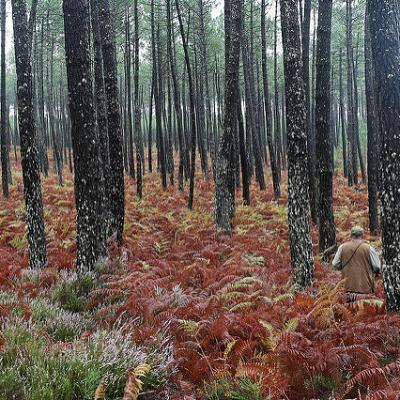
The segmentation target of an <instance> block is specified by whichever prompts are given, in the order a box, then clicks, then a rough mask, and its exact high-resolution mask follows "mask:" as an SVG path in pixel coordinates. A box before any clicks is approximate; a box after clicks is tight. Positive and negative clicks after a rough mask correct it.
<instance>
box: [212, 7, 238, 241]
mask: <svg viewBox="0 0 400 400" xmlns="http://www.w3.org/2000/svg"><path fill="white" fill-rule="evenodd" d="M242 26H243V0H230V1H229V0H225V38H226V39H225V57H227V58H226V60H225V114H224V130H223V132H222V135H221V138H220V143H219V151H218V157H217V179H216V188H215V223H216V227H217V230H219V231H222V232H225V233H228V234H231V233H232V227H233V218H234V215H235V151H236V149H235V143H236V137H237V114H236V112H237V101H238V99H237V93H238V86H239V60H240V44H241V36H242Z"/></svg>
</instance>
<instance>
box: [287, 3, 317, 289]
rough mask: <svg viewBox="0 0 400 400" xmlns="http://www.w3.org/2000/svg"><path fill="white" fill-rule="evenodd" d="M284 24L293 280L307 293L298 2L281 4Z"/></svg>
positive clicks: (309, 273) (310, 267)
mask: <svg viewBox="0 0 400 400" xmlns="http://www.w3.org/2000/svg"><path fill="white" fill-rule="evenodd" d="M281 23H282V43H283V59H284V70H285V82H286V83H285V84H286V90H285V92H286V110H287V112H286V119H287V131H288V166H289V171H288V223H289V241H290V253H291V265H292V270H293V280H294V283H295V285H296V286H297V287H298V288H300V289H303V288H305V287H307V286H309V285H310V284H311V283H312V281H313V274H314V263H313V254H312V241H311V235H310V227H309V224H308V210H309V202H308V184H307V183H308V169H307V132H306V104H305V93H304V82H303V79H302V62H301V44H300V28H299V15H298V8H297V1H296V0H286V1H282V2H281Z"/></svg>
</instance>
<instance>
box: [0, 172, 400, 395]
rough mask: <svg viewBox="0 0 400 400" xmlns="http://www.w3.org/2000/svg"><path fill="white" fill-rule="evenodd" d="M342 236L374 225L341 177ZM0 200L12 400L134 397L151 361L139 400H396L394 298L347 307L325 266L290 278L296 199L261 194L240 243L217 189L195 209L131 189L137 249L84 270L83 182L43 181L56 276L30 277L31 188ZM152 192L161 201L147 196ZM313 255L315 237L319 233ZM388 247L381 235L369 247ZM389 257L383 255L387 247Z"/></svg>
mask: <svg viewBox="0 0 400 400" xmlns="http://www.w3.org/2000/svg"><path fill="white" fill-rule="evenodd" d="M335 179H336V181H337V182H336V184H335V185H334V187H335V188H336V189H335V211H336V222H337V226H338V238H339V240H344V239H345V238H346V236H347V234H348V230H349V229H350V227H351V225H352V224H353V223H354V222H357V223H358V224H361V225H366V222H367V196H366V193H365V189H364V188H362V190H361V191H358V192H354V191H352V190H351V189H349V188H347V186H346V185H345V184H344V182H343V180H342V178H341V177H336V178H335ZM14 181H15V185H14V186H13V188H12V193H11V196H10V199H9V200H4V199H2V200H0V203H1V206H0V209H1V211H0V232H1V233H0V320H1V327H0V329H1V335H0V393H1V395H2V396H3V397H2V398H4V399H17V400H27V399H29V400H36V399H38V400H39V399H46V400H47V399H49V400H50V399H65V400H67V399H78V400H80V399H85V400H86V399H93V398H94V394H95V391H96V389H98V387H99V385H100V384H101V383H102V382H104V383H106V384H105V385H104V387H105V388H106V392H105V398H106V399H121V398H122V397H123V393H124V387H125V384H126V382H127V380H128V379H129V376H131V375H130V372H129V371H131V373H132V370H133V369H134V368H136V367H138V366H140V365H143V364H145V365H149V369H147V368H146V369H144V370H143V371H142V374H143V375H144V376H143V378H142V379H143V387H142V388H141V389H142V391H141V393H142V394H141V395H140V397H139V398H141V399H158V398H159V399H168V398H169V399H176V400H177V399H186V400H193V399H204V400H274V399H294V400H297V399H313V398H314V399H346V398H359V399H365V400H367V399H368V400H372V399H396V398H398V397H397V396H398V393H399V392H400V379H399V372H400V371H399V369H400V358H399V350H400V334H399V328H400V319H399V317H398V315H395V314H387V313H386V311H385V305H384V303H383V300H382V298H383V289H382V285H381V283H379V284H378V289H377V296H376V297H371V298H366V299H363V300H359V301H357V302H355V303H347V302H346V298H345V296H344V294H343V289H342V285H341V283H340V276H339V274H338V273H336V272H333V271H332V270H331V269H330V268H328V267H326V266H323V265H321V263H320V262H319V260H318V258H316V283H315V284H314V286H313V287H312V288H310V289H309V290H308V291H306V292H304V293H295V292H294V291H293V290H292V286H291V281H290V262H289V253H288V237H287V236H288V234H287V222H286V206H285V204H286V199H285V198H282V199H281V200H279V202H278V203H277V202H274V201H273V194H272V193H271V192H270V191H267V192H264V193H260V192H258V191H257V189H256V188H255V187H254V188H253V190H252V193H253V194H254V198H253V199H252V207H247V208H246V207H242V206H240V205H239V204H238V212H237V217H236V228H235V235H234V236H233V237H232V238H227V237H220V236H218V235H216V233H215V230H214V226H213V217H212V193H213V188H212V185H211V183H208V182H204V181H203V180H202V179H198V185H197V192H196V193H197V194H196V204H195V210H194V211H193V212H190V211H188V210H187V209H186V206H185V205H186V195H185V194H182V193H180V192H179V191H178V190H177V188H168V189H167V190H166V191H165V192H163V191H161V188H160V183H159V181H158V178H157V177H156V176H154V175H147V176H146V177H145V185H144V187H145V195H144V199H143V200H142V201H140V202H139V201H138V200H137V199H136V198H135V196H134V188H133V186H132V185H131V183H130V182H127V193H128V195H127V204H126V214H127V215H126V227H125V243H124V246H123V247H122V248H117V247H116V246H115V244H114V243H113V242H111V243H110V257H109V259H107V260H104V262H101V263H99V264H98V265H97V266H96V270H95V271H93V273H92V274H88V275H84V276H77V275H76V274H75V273H74V272H73V269H74V252H75V232H74V215H73V211H72V210H73V184H72V179H71V177H70V176H69V177H68V176H67V177H66V179H65V182H66V183H65V185H64V187H63V188H61V189H60V188H59V187H57V185H56V182H55V178H51V179H49V180H47V181H45V182H44V199H45V218H46V230H47V237H48V250H49V267H48V268H47V269H45V270H44V271H40V272H37V271H28V270H27V269H26V266H27V254H26V243H25V236H24V212H23V205H22V192H21V178H20V176H18V175H17V176H15V179H14ZM146 193H147V194H146ZM313 239H314V243H317V240H316V231H315V230H313ZM370 239H371V240H373V241H374V240H375V239H374V238H370ZM375 245H377V246H379V241H376V243H375Z"/></svg>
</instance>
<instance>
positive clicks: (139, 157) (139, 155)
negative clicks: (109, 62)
mask: <svg viewBox="0 0 400 400" xmlns="http://www.w3.org/2000/svg"><path fill="white" fill-rule="evenodd" d="M133 18H134V23H135V24H134V26H135V31H134V41H133V49H134V50H133V57H134V58H133V68H134V75H133V89H134V96H135V97H134V115H135V141H136V174H137V196H138V198H139V199H141V198H142V196H143V172H144V150H143V139H142V125H141V116H142V114H141V104H140V93H139V76H140V71H139V68H140V53H139V44H140V38H139V7H138V0H134V3H133Z"/></svg>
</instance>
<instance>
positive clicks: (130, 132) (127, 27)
mask: <svg viewBox="0 0 400 400" xmlns="http://www.w3.org/2000/svg"><path fill="white" fill-rule="evenodd" d="M125 11H126V19H125V76H126V93H125V96H126V100H127V122H126V125H127V126H128V129H127V132H125V134H126V135H128V166H129V176H130V178H131V179H135V160H134V158H133V121H132V76H131V72H132V63H131V29H130V24H131V21H130V18H129V7H126V9H125Z"/></svg>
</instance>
